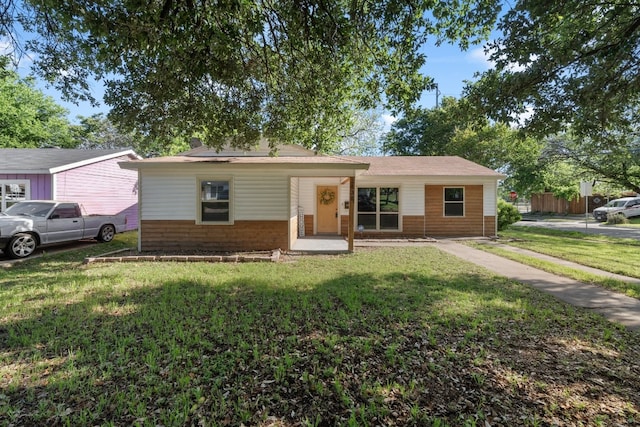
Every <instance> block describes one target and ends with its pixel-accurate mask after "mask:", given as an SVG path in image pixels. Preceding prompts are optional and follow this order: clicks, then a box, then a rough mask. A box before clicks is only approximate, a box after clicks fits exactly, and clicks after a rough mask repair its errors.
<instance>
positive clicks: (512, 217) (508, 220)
mask: <svg viewBox="0 0 640 427" xmlns="http://www.w3.org/2000/svg"><path fill="white" fill-rule="evenodd" d="M521 219H522V215H520V212H518V208H517V207H515V206H514V205H512V204H511V203H507V202H505V201H504V200H498V231H502V230H504V229H505V228H507V227H508V226H509V225H511V224H513V223H514V222H518V221H520V220H521Z"/></svg>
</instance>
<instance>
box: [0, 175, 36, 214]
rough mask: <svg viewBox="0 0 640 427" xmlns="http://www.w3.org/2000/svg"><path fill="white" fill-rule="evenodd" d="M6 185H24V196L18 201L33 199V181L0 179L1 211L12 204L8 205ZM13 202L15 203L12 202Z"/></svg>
mask: <svg viewBox="0 0 640 427" xmlns="http://www.w3.org/2000/svg"><path fill="white" fill-rule="evenodd" d="M6 185H24V198H23V199H21V200H17V201H16V202H18V201H25V200H31V181H30V180H28V179H0V212H4V211H5V210H7V208H8V207H9V206H11V205H7V202H8V200H7V198H6V194H5V193H6V192H5V186H6ZM12 204H13V203H12Z"/></svg>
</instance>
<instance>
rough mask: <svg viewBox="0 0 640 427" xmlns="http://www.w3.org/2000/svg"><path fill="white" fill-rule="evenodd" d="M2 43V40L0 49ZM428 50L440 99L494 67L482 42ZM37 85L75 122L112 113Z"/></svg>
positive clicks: (97, 93)
mask: <svg viewBox="0 0 640 427" xmlns="http://www.w3.org/2000/svg"><path fill="white" fill-rule="evenodd" d="M1 51H2V44H1V43H0V52H1ZM423 51H424V53H425V54H426V56H427V59H426V63H425V65H424V66H423V67H422V69H421V72H422V73H424V74H426V75H429V76H431V77H433V78H434V80H435V82H436V83H437V84H438V89H439V101H442V97H443V96H453V97H456V98H459V97H460V95H461V94H462V89H463V87H464V81H465V80H473V79H474V77H473V76H474V74H475V73H476V72H483V71H486V70H487V69H489V68H490V63H489V61H488V59H487V57H486V55H485V54H484V50H483V48H482V46H472V47H471V48H470V49H469V50H467V51H464V52H463V51H461V50H460V48H459V47H458V46H457V45H451V44H443V45H441V46H438V47H435V46H434V47H425V48H423ZM29 66H30V61H29V59H28V58H25V59H23V61H22V63H21V64H20V67H19V70H18V71H19V73H20V74H21V75H22V76H26V75H27V74H28V73H29ZM37 87H38V89H40V90H41V91H42V92H44V93H45V94H47V95H49V96H51V97H52V98H53V99H54V100H55V101H56V103H58V104H59V105H62V106H63V107H65V108H66V109H67V110H68V111H69V114H68V117H69V119H70V120H71V121H72V122H75V121H77V120H76V118H77V116H84V117H88V116H91V115H93V114H97V113H104V114H105V115H106V113H108V111H109V107H108V106H107V105H104V103H103V102H101V105H100V106H98V107H93V106H91V105H90V104H89V103H88V102H82V103H79V104H78V105H75V104H73V103H70V102H65V101H63V100H62V98H61V94H60V93H59V92H58V91H56V90H55V89H54V88H51V87H47V86H46V85H45V84H44V83H43V82H37ZM92 90H93V95H94V97H95V98H96V99H97V100H99V101H102V97H103V95H104V88H103V86H102V85H101V84H100V83H99V82H94V83H93V84H92ZM419 104H420V105H421V106H422V107H424V108H433V107H435V106H436V93H435V91H429V92H424V93H423V94H422V96H421V98H420V102H419ZM382 120H383V122H384V123H385V125H387V126H389V125H390V124H391V123H393V121H394V120H395V118H394V117H392V116H391V115H389V114H383V115H382Z"/></svg>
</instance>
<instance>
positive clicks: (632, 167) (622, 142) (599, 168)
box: [545, 132, 640, 193]
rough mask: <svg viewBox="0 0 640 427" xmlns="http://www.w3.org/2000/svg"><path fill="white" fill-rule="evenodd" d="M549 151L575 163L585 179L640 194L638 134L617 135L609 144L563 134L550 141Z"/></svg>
mask: <svg viewBox="0 0 640 427" xmlns="http://www.w3.org/2000/svg"><path fill="white" fill-rule="evenodd" d="M545 154H546V156H547V157H554V158H556V159H558V160H560V161H563V162H567V163H570V164H572V165H574V166H575V167H576V168H578V169H579V170H581V171H582V173H581V175H582V176H583V178H584V180H587V181H591V180H597V181H601V182H603V183H606V184H609V185H612V186H615V187H620V188H622V189H627V190H633V191H635V192H637V193H640V138H638V136H636V135H634V134H631V135H616V136H615V141H614V142H613V143H609V142H608V141H607V140H605V141H603V140H600V139H598V140H593V139H585V138H579V137H576V136H575V135H573V134H572V133H571V132H566V133H559V134H557V135H554V136H552V137H550V138H549V139H548V140H547V147H546V150H545Z"/></svg>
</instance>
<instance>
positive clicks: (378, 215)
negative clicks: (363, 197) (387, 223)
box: [354, 185, 402, 233]
mask: <svg viewBox="0 0 640 427" xmlns="http://www.w3.org/2000/svg"><path fill="white" fill-rule="evenodd" d="M365 188H375V190H376V195H375V197H376V206H375V210H374V211H361V210H360V200H359V199H360V197H359V195H358V192H359V190H360V189H365ZM383 188H394V189H396V190H397V200H398V210H397V211H395V212H385V211H382V210H381V209H380V200H381V198H382V197H381V195H382V191H381V189H383ZM400 192H401V186H400V185H363V186H361V187H356V191H355V193H356V201H355V202H356V207H355V215H354V217H355V222H356V224H355V229H356V231H360V229H359V226H360V225H361V224H360V221H359V217H360V215H372V216H373V215H375V218H376V221H375V222H376V226H375V228H364V229H363V230H362V232H366V231H369V232H380V233H397V232H402V214H401V212H400ZM381 216H397V218H398V227H397V228H380V224H381V221H380V219H381Z"/></svg>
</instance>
